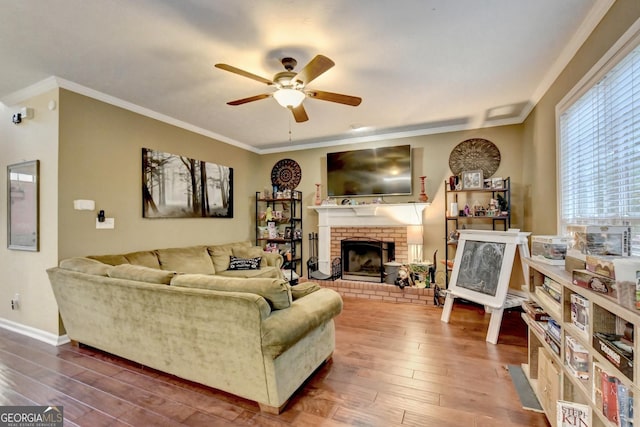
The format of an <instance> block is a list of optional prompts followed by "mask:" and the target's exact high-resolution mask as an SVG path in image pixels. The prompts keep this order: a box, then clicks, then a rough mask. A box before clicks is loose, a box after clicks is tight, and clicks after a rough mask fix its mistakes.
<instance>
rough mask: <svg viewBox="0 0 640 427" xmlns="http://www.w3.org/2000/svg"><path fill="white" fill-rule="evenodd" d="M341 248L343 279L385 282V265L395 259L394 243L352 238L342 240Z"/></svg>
mask: <svg viewBox="0 0 640 427" xmlns="http://www.w3.org/2000/svg"><path fill="white" fill-rule="evenodd" d="M340 248H341V249H340V253H341V257H342V278H343V279H346V280H359V281H363V282H376V283H382V282H384V264H385V263H386V262H389V261H391V260H393V259H394V256H395V255H394V252H395V243H394V242H384V241H381V240H372V239H370V238H350V239H344V240H342V241H341V242H340Z"/></svg>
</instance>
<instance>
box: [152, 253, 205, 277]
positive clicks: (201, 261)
mask: <svg viewBox="0 0 640 427" xmlns="http://www.w3.org/2000/svg"><path fill="white" fill-rule="evenodd" d="M156 253H157V254H158V261H160V268H161V269H163V270H169V271H178V272H180V273H193V274H215V273H216V270H215V268H214V267H213V262H211V258H210V257H209V252H207V248H206V247H205V246H190V247H186V248H169V249H158V250H156Z"/></svg>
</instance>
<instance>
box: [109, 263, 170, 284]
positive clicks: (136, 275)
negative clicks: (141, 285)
mask: <svg viewBox="0 0 640 427" xmlns="http://www.w3.org/2000/svg"><path fill="white" fill-rule="evenodd" d="M175 275H176V272H175V271H165V270H158V269H157V268H149V267H144V266H141V265H132V264H120V265H117V266H115V267H114V268H113V270H111V271H110V272H109V277H113V278H115V279H127V280H136V281H138V282H146V283H159V284H161V285H168V284H169V283H171V279H173V276H175Z"/></svg>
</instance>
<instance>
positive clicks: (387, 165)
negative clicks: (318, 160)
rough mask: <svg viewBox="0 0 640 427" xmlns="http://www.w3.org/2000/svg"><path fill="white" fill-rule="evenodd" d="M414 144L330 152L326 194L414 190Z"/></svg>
mask: <svg viewBox="0 0 640 427" xmlns="http://www.w3.org/2000/svg"><path fill="white" fill-rule="evenodd" d="M411 188H412V185H411V146H410V145H400V146H397V147H380V148H370V149H365V150H351V151H341V152H337V153H327V194H328V195H329V197H336V196H382V195H409V194H411Z"/></svg>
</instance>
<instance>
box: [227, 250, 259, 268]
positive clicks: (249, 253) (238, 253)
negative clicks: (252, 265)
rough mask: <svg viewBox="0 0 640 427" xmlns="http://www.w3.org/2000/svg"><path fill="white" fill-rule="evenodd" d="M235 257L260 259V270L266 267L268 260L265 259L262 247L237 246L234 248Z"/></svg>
mask: <svg viewBox="0 0 640 427" xmlns="http://www.w3.org/2000/svg"><path fill="white" fill-rule="evenodd" d="M232 252H233V256H235V257H238V258H245V259H248V258H257V257H260V268H262V267H266V266H267V265H268V264H267V258H265V257H264V250H263V249H262V248H261V247H260V246H236V247H234V248H232Z"/></svg>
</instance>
